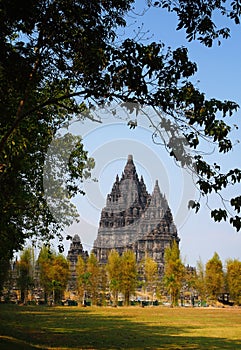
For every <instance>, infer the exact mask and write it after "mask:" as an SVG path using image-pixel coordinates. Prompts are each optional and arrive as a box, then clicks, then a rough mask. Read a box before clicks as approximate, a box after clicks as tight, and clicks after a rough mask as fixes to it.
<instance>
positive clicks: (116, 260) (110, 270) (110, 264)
mask: <svg viewBox="0 0 241 350" xmlns="http://www.w3.org/2000/svg"><path fill="white" fill-rule="evenodd" d="M106 271H107V276H108V280H109V286H110V291H111V292H112V294H113V297H114V305H117V302H118V292H119V291H120V285H121V257H120V256H119V254H118V252H117V251H116V250H112V251H111V252H110V254H109V255H108V261H107V264H106Z"/></svg>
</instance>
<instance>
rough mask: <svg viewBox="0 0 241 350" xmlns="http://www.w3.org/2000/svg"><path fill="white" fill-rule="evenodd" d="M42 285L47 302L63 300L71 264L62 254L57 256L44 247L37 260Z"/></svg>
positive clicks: (47, 247)
mask: <svg viewBox="0 0 241 350" xmlns="http://www.w3.org/2000/svg"><path fill="white" fill-rule="evenodd" d="M37 263H38V266H39V272H40V285H41V286H42V288H44V291H45V300H46V301H47V298H48V297H52V299H53V303H55V302H58V301H60V300H61V298H62V296H63V292H64V291H65V289H66V287H67V283H68V280H69V275H70V271H69V263H68V260H67V259H66V258H65V257H64V256H63V255H62V254H56V253H55V252H54V251H52V250H51V249H50V247H49V246H45V245H44V246H43V247H42V249H41V251H40V253H39V257H38V260H37Z"/></svg>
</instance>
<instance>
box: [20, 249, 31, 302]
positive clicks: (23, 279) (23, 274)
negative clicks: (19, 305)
mask: <svg viewBox="0 0 241 350" xmlns="http://www.w3.org/2000/svg"><path fill="white" fill-rule="evenodd" d="M17 273H18V278H17V285H18V287H19V289H20V293H21V301H22V302H23V303H26V301H27V298H28V291H29V289H30V288H31V287H32V286H33V283H34V250H33V248H26V249H24V250H23V252H22V253H21V255H20V260H19V262H18V263H17Z"/></svg>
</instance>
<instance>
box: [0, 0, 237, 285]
mask: <svg viewBox="0 0 241 350" xmlns="http://www.w3.org/2000/svg"><path fill="white" fill-rule="evenodd" d="M133 3H134V1H132V0H128V1H126V0H119V1H102V0H97V1H95V2H94V3H93V2H90V1H85V0H84V1H78V2H76V1H73V0H71V1H69V0H68V1H67V0H56V1H45V0H43V1H39V0H37V1H32V0H28V1H27V2H24V3H22V4H21V7H19V4H18V3H17V2H16V1H12V2H11V4H10V3H9V1H7V0H3V1H2V2H1V11H0V16H1V17H0V33H1V34H0V35H1V37H0V39H1V40H0V42H1V44H0V81H1V85H0V96H1V112H2V113H1V137H0V185H1V194H0V203H1V205H0V218H1V221H0V226H1V233H0V234H1V236H0V239H1V243H2V245H1V246H3V247H4V249H1V250H0V256H1V269H3V267H4V266H6V261H8V260H9V259H11V257H12V255H13V252H14V251H15V250H19V249H21V247H22V246H23V244H24V242H25V240H26V238H29V237H33V236H36V235H37V236H40V238H42V239H45V238H48V239H50V238H53V237H54V236H55V235H56V234H59V235H60V236H61V229H62V228H63V222H62V221H60V222H59V221H58V220H59V218H61V217H62V218H64V216H65V215H63V216H61V215H59V216H58V220H56V218H55V215H56V212H58V210H55V211H54V214H55V215H53V211H52V210H50V208H49V207H48V205H47V204H49V203H50V201H51V200H52V201H53V202H55V203H54V204H56V203H57V202H58V201H57V200H56V198H55V197H54V196H53V192H52V194H51V196H50V197H51V198H50V200H48V201H47V200H46V197H45V188H44V187H43V181H42V179H43V173H44V164H45V155H46V153H47V151H48V147H49V145H50V143H51V142H52V140H53V138H55V137H56V135H57V132H58V130H59V129H60V128H61V126H63V125H66V123H67V122H68V121H69V120H70V119H71V118H72V117H73V116H74V117H75V118H76V119H78V118H79V116H80V115H82V116H83V118H89V119H90V120H93V121H94V120H95V121H97V122H100V121H101V120H100V118H99V119H98V117H97V118H94V114H93V113H91V107H92V106H93V105H94V107H97V106H100V105H103V104H105V105H108V104H109V103H113V101H117V102H118V103H119V104H120V105H121V107H122V108H124V109H125V108H127V110H128V112H129V113H130V114H131V113H133V112H136V114H138V113H139V112H140V110H141V106H142V105H147V106H150V107H152V108H153V111H155V113H156V120H155V121H154V123H152V127H153V138H154V140H155V141H156V142H158V141H159V138H161V137H162V131H163V130H164V131H165V132H166V134H167V135H168V139H167V140H164V144H165V146H166V148H167V150H168V152H169V154H170V156H172V157H174V159H175V160H176V161H177V162H178V163H179V164H180V165H181V166H186V167H188V168H190V169H191V170H192V171H195V173H196V175H197V186H198V187H199V189H200V193H201V195H204V196H206V195H209V194H210V193H218V194H219V193H220V191H221V190H222V189H223V188H225V187H227V186H228V185H233V184H235V183H238V182H240V180H241V172H240V169H239V168H235V169H230V170H228V171H227V172H226V173H225V172H223V171H222V170H221V168H220V166H219V165H218V164H216V163H214V164H208V163H207V162H206V161H205V159H204V158H203V155H202V154H201V153H200V152H199V151H200V150H199V147H200V144H199V141H200V139H203V140H207V141H208V142H214V144H216V145H217V149H218V151H219V152H221V153H227V152H228V151H230V150H231V149H232V147H233V145H232V142H231V139H230V131H231V126H230V125H228V124H226V123H225V122H224V118H225V117H226V116H229V115H230V116H231V115H232V114H233V113H234V112H235V111H236V110H237V108H238V105H237V104H236V103H234V102H232V101H224V102H222V101H219V100H217V99H209V100H208V99H206V98H205V95H204V93H202V92H200V91H199V90H198V89H197V88H196V87H195V86H194V84H193V83H192V82H191V78H192V76H193V74H195V72H196V70H197V65H196V64H195V63H192V62H190V60H189V59H188V52H187V49H186V48H183V47H181V48H177V49H175V50H173V51H172V50H171V49H166V48H165V47H164V45H163V44H160V43H156V42H153V43H148V44H143V43H141V42H140V41H139V40H137V41H136V40H134V39H133V38H127V39H121V38H117V32H118V27H119V26H125V25H126V21H125V15H126V14H127V13H128V11H129V10H130V9H131V6H132V4H133ZM148 4H149V6H151V5H152V2H151V1H148ZM154 6H156V7H158V6H160V7H162V8H166V9H168V10H169V11H174V12H176V13H177V15H178V19H179V26H178V29H180V28H185V29H186V31H187V33H188V38H187V39H188V40H192V39H195V38H196V35H197V34H198V35H200V37H198V40H200V41H201V42H203V43H204V44H206V45H210V43H212V40H213V39H215V38H218V37H220V36H221V37H222V36H223V37H227V36H228V35H229V32H228V30H227V29H225V28H224V29H222V28H221V29H217V28H216V27H215V25H214V22H213V17H212V14H213V12H214V11H216V10H218V11H220V12H221V14H223V15H225V16H228V17H229V18H231V19H234V21H235V22H236V23H237V22H238V21H239V17H240V5H239V2H238V1H237V0H236V1H233V2H232V3H231V5H230V6H231V11H229V5H225V3H224V1H221V2H220V1H219V2H217V1H204V0H203V1H199V0H198V1H193V2H192V3H190V2H178V3H176V1H172V0H170V1H166V0H165V1H164V0H163V1H156V2H155V3H154ZM116 39H118V40H116ZM113 113H114V109H113ZM220 114H221V115H222V117H220ZM147 118H148V116H147ZM67 139H68V137H67ZM162 141H163V140H162ZM71 144H75V145H76V144H77V145H76V150H73V154H72V156H70V157H69V158H70V160H69V162H68V166H67V167H65V168H66V169H65V170H66V172H67V174H68V175H69V176H68V180H67V185H66V183H62V185H63V191H60V192H61V193H60V194H59V193H57V197H58V198H59V196H60V198H62V199H63V198H64V199H66V198H67V197H68V196H69V197H71V195H74V194H75V193H76V191H77V190H79V186H77V185H76V184H72V181H73V182H75V180H76V179H77V178H84V173H85V170H86V171H87V174H89V170H90V169H91V168H92V166H93V162H88V157H87V154H86V152H85V151H84V149H83V145H82V141H81V140H78V141H77V140H76V141H74V140H72V141H71ZM186 146H189V148H191V150H193V151H198V152H197V153H194V154H195V155H194V156H193V155H192V154H190V153H189V152H188V150H187V148H188V147H186ZM77 153H78V156H77ZM58 164H59V163H58ZM64 164H65V163H64ZM55 170H56V169H55ZM50 177H51V176H50ZM59 178H61V176H60V177H59ZM59 178H58V171H56V176H55V180H59ZM49 180H51V181H50V182H49V183H50V184H52V179H49V178H48V181H49ZM58 183H60V182H58ZM54 188H55V187H54ZM66 188H67V192H68V195H67V196H65V193H66V191H65V190H66ZM48 191H50V190H49V189H48ZM50 192H51V191H50ZM54 193H55V191H54ZM59 202H62V201H61V200H60V201H59ZM65 204H66V203H65ZM229 204H230V208H231V209H232V210H233V211H232V213H231V215H229V210H226V208H224V209H223V208H222V207H221V208H217V209H215V208H214V209H213V210H212V212H211V216H212V217H213V218H214V220H215V221H221V220H227V219H229V221H230V223H231V224H232V225H233V226H234V227H235V228H236V229H237V230H239V229H240V228H241V218H240V216H239V212H240V204H241V196H239V195H237V196H235V197H233V198H229ZM199 206H200V204H199V203H198V202H195V201H193V200H192V201H190V202H189V207H190V208H194V209H195V210H196V211H197V210H198V208H199ZM72 209H73V208H72ZM64 212H65V214H67V216H68V220H67V221H68V222H69V221H71V218H72V217H73V216H74V212H73V210H71V209H70V210H68V211H67V212H66V210H65V211H64ZM68 214H69V215H68ZM65 222H66V220H65ZM2 257H3V258H2ZM0 287H1V286H0Z"/></svg>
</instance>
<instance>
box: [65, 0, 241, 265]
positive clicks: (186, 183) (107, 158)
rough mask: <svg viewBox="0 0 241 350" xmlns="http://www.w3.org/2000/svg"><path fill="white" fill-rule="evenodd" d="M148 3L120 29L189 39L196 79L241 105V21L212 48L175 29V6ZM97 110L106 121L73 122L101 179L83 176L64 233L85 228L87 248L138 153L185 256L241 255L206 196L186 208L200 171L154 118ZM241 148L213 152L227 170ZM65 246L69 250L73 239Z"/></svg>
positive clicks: (176, 42) (154, 37) (237, 237)
mask: <svg viewBox="0 0 241 350" xmlns="http://www.w3.org/2000/svg"><path fill="white" fill-rule="evenodd" d="M143 3H144V2H143V1H138V8H136V10H135V11H133V12H132V13H130V14H129V16H128V17H127V20H128V24H129V26H128V29H125V31H123V32H120V34H121V36H122V37H125V36H128V35H131V36H133V35H134V34H133V33H134V32H133V29H134V28H136V27H138V26H141V27H142V26H143V27H142V31H143V32H145V31H149V32H148V33H147V34H146V38H150V39H149V41H159V40H161V41H162V42H164V43H165V44H166V46H170V47H171V48H172V49H175V48H177V47H179V46H182V45H183V46H186V47H188V50H189V57H190V59H191V60H193V61H195V62H196V63H197V65H198V73H197V74H196V75H195V76H194V78H193V81H194V82H195V84H196V86H197V87H198V88H199V89H200V90H201V91H204V92H205V93H206V97H207V98H211V97H214V98H217V99H221V100H225V99H229V100H233V101H235V102H237V103H239V104H240V105H241V89H240V85H241V83H240V82H241V64H240V62H241V46H240V27H239V26H234V25H231V38H230V39H228V40H222V44H221V46H219V47H218V46H217V44H214V46H213V47H212V48H207V47H205V46H203V45H202V44H200V43H199V42H192V43H187V41H186V39H185V33H184V31H178V32H177V31H176V30H175V27H176V24H177V22H176V17H175V15H174V14H170V13H167V12H166V11H164V10H156V9H155V10H154V9H150V10H148V11H147V12H146V13H145V14H144V15H140V14H141V9H142V8H143ZM142 23H144V24H143V25H142ZM144 42H145V41H144ZM146 42H148V40H146ZM98 113H99V114H100V115H101V117H102V119H103V121H104V122H103V123H102V124H99V123H93V122H90V121H88V120H87V121H85V122H84V123H80V122H79V123H78V122H76V123H73V124H72V125H71V127H70V128H69V131H70V132H72V133H73V134H75V135H82V137H83V143H84V146H85V149H87V150H88V152H89V155H90V156H91V157H94V159H95V161H96V167H95V169H94V171H93V174H92V176H93V177H96V178H97V179H98V182H94V181H90V180H89V181H87V182H86V183H84V190H85V191H86V195H85V196H84V197H81V196H77V197H76V198H75V199H74V201H73V202H74V204H75V205H76V207H77V209H78V212H79V216H80V218H79V219H80V222H79V223H78V224H77V223H76V224H74V225H72V226H71V227H70V228H67V227H66V229H65V233H66V234H71V235H74V234H75V233H77V234H79V236H80V238H81V241H82V244H83V246H84V249H87V250H89V251H90V250H91V248H92V246H93V242H94V239H95V238H96V237H97V232H98V225H99V219H100V213H101V209H102V208H103V207H104V206H105V201H106V197H107V194H108V193H110V191H111V188H112V185H113V183H114V181H115V177H116V175H117V174H118V175H121V173H122V171H123V169H124V166H125V164H126V161H127V156H128V154H132V155H133V158H134V163H135V165H136V168H137V172H138V175H139V176H140V175H143V177H144V181H145V183H146V185H147V189H148V191H149V192H150V193H151V192H152V190H153V188H154V184H155V180H156V179H158V181H159V185H160V189H161V192H162V193H164V194H165V195H166V197H167V199H168V202H169V206H170V208H171V210H172V213H173V216H174V222H175V224H176V226H177V229H178V235H179V237H180V239H181V241H180V249H181V255H182V258H183V259H184V261H185V263H186V264H190V265H192V266H195V265H196V262H197V260H199V259H201V260H202V261H203V262H204V263H205V262H206V261H207V260H209V259H210V258H211V257H212V256H213V254H214V252H217V253H218V254H219V256H220V258H221V259H222V261H223V262H224V263H225V260H226V259H228V258H238V259H241V249H240V248H241V232H240V233H237V232H236V231H235V230H234V229H233V228H232V227H231V226H230V224H228V223H214V222H213V220H212V219H210V210H209V209H208V207H207V206H206V202H205V201H202V207H201V210H200V211H199V213H198V214H195V213H194V212H190V211H189V210H188V209H187V203H188V201H189V200H190V199H198V197H199V193H198V192H197V190H196V188H195V185H194V181H193V177H192V176H190V175H189V174H188V173H187V172H186V171H185V170H184V169H181V168H179V167H177V166H176V165H175V163H174V162H173V160H172V159H171V158H170V157H169V156H168V154H167V152H166V150H165V149H164V148H163V147H161V146H159V145H155V144H154V143H153V141H152V132H151V130H150V128H149V124H148V122H147V121H146V120H144V119H141V118H139V117H137V119H138V127H137V128H135V129H134V130H133V129H132V130H130V129H129V128H128V127H127V122H126V119H127V118H126V115H125V114H124V113H122V112H121V111H120V112H119V113H118V118H113V116H112V115H111V113H110V111H109V110H100V111H98ZM239 118H240V112H238V113H237V114H236V115H235V117H234V118H233V120H232V121H231V120H230V122H231V123H232V124H237V125H240V127H241V123H240V121H239ZM236 139H240V130H237V131H234V133H233V140H236ZM240 154H241V146H240V144H237V145H236V146H235V148H234V150H233V151H232V152H230V154H228V155H225V156H224V157H221V156H219V155H214V154H211V155H210V158H209V159H210V161H215V160H216V159H217V160H218V161H220V162H221V164H222V166H223V169H224V170H226V169H228V168H230V167H233V166H235V167H239V168H240ZM227 194H228V195H229V194H231V195H235V196H236V195H238V194H240V186H239V187H237V188H235V189H234V188H231V189H230V190H228V193H227ZM209 204H213V205H216V204H217V201H216V199H215V198H213V197H212V198H210V201H209ZM65 247H66V250H68V248H69V242H68V243H66V245H65Z"/></svg>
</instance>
